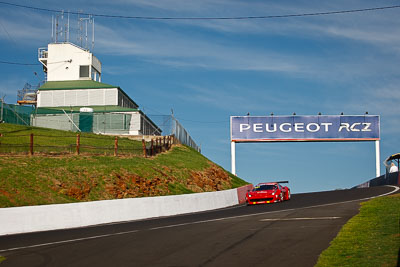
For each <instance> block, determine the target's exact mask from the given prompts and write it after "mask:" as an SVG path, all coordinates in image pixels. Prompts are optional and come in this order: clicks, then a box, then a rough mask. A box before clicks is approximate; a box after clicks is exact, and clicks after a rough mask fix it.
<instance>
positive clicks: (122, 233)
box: [0, 230, 139, 252]
mask: <svg viewBox="0 0 400 267" xmlns="http://www.w3.org/2000/svg"><path fill="white" fill-rule="evenodd" d="M138 231H139V230H133V231H126V232H119V233H113V234H106V235H97V236H89V237H82V238H76V239H70V240H62V241H56V242H49V243H43V244H37V245H31V246H25V247H16V248H8V249H3V250H0V252H7V251H13V250H20V249H26V248H37V247H44V246H51V245H57V244H65V243H72V242H78V241H85V240H91V239H97V238H103V237H109V236H117V235H125V234H131V233H136V232H138Z"/></svg>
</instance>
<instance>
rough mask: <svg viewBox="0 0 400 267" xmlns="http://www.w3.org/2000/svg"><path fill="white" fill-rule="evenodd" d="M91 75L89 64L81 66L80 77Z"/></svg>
mask: <svg viewBox="0 0 400 267" xmlns="http://www.w3.org/2000/svg"><path fill="white" fill-rule="evenodd" d="M87 77H89V66H79V78H87Z"/></svg>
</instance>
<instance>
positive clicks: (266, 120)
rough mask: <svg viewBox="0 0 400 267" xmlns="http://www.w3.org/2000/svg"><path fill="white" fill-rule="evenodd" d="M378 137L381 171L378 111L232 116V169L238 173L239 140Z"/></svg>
mask: <svg viewBox="0 0 400 267" xmlns="http://www.w3.org/2000/svg"><path fill="white" fill-rule="evenodd" d="M349 141H353V142H358V141H375V152H376V176H377V177H378V176H379V175H380V153H379V150H380V148H379V145H380V144H379V141H380V117H379V116H378V115H367V114H366V115H317V116H296V115H292V116H231V172H232V173H233V174H235V175H236V152H235V144H236V143H245V142H253V143H254V142H349Z"/></svg>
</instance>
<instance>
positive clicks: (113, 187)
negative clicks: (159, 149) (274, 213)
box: [0, 124, 247, 207]
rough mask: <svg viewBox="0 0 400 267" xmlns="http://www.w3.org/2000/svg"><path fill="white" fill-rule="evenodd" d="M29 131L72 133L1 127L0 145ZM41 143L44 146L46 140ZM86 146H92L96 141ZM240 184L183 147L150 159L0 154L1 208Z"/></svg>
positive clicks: (189, 149) (140, 195) (189, 190)
mask: <svg viewBox="0 0 400 267" xmlns="http://www.w3.org/2000/svg"><path fill="white" fill-rule="evenodd" d="M31 132H33V133H34V134H35V135H50V134H53V135H54V136H60V135H63V134H64V135H71V134H72V135H73V134H74V133H71V132H64V131H56V130H49V129H43V128H35V127H25V126H18V125H10V124H8V125H7V124H0V133H2V134H3V137H0V142H1V141H4V140H5V137H7V136H9V135H19V136H21V135H25V134H30V133H31ZM86 135H88V136H90V134H86ZM93 136H96V135H93ZM112 138H113V137H110V140H112ZM18 139H20V138H16V139H15V141H14V142H18V141H16V140H18ZM20 140H22V141H21V142H25V141H24V140H23V139H20ZM48 140H49V141H51V138H48ZM121 140H122V139H121ZM41 142H42V145H44V146H46V145H47V144H46V139H45V138H44V139H43V140H41ZM91 142H95V138H93V140H92V141H91ZM123 142H125V144H126V145H127V146H131V147H133V146H139V147H140V145H141V143H140V142H137V141H133V140H128V139H124V141H123ZM2 145H3V146H4V143H3V144H0V146H2ZM94 145H97V144H94ZM0 151H1V150H0ZM245 184H247V183H246V182H245V181H243V180H241V179H240V178H238V177H236V176H234V175H232V174H230V173H229V172H227V171H226V170H224V169H222V168H221V167H219V166H218V165H216V164H215V163H213V162H211V161H210V160H208V159H207V158H206V157H204V156H203V155H202V154H200V153H198V152H197V151H195V150H193V149H191V148H189V147H187V146H182V145H175V146H173V147H172V149H171V150H169V151H168V152H164V153H161V154H159V155H157V156H155V157H152V158H144V157H137V156H129V157H128V156H122V157H114V156H107V155H106V156H104V155H102V156H98V155H97V156H91V155H80V156H77V155H74V154H62V155H59V154H58V155H49V154H35V155H34V156H33V157H29V156H28V155H26V154H21V153H19V154H18V153H13V154H9V153H2V154H0V207H15V206H27V205H43V204H54V203H70V202H79V201H94V200H104V199H118V198H129V197H145V196H160V195H174V194H185V193H194V192H206V191H217V190H225V189H231V188H236V187H239V186H242V185H245Z"/></svg>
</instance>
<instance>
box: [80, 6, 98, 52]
mask: <svg viewBox="0 0 400 267" xmlns="http://www.w3.org/2000/svg"><path fill="white" fill-rule="evenodd" d="M79 13H81V11H80V12H79ZM90 24H91V25H92V29H91V30H92V41H91V48H90V49H89V41H88V32H89V29H88V27H89V26H90ZM83 39H85V45H83ZM78 43H79V45H80V47H83V48H85V49H87V50H93V48H94V17H93V16H92V15H88V17H86V18H81V17H80V15H79V14H78Z"/></svg>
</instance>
